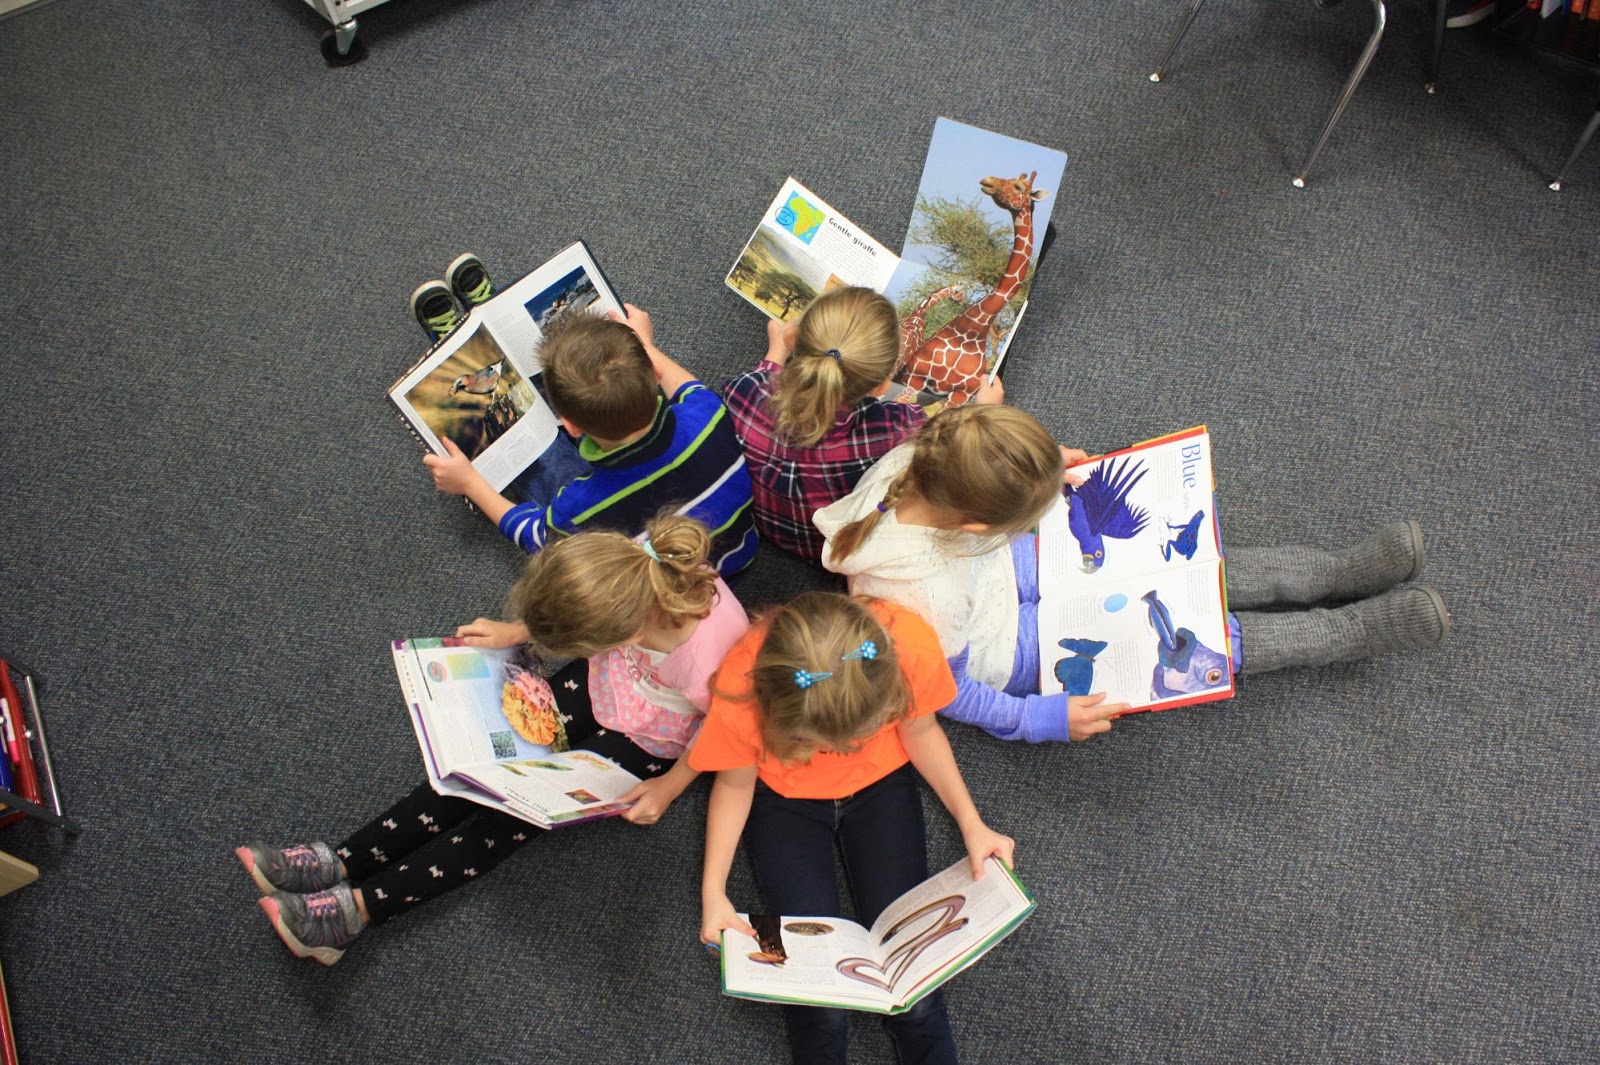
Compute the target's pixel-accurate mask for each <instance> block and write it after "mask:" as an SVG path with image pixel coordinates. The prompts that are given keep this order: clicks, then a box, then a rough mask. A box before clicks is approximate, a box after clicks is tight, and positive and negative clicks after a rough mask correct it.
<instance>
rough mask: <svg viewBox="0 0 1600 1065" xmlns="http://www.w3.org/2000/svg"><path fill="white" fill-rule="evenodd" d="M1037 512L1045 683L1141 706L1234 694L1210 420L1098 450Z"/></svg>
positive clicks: (1041, 679) (1045, 686)
mask: <svg viewBox="0 0 1600 1065" xmlns="http://www.w3.org/2000/svg"><path fill="white" fill-rule="evenodd" d="M1071 472H1073V473H1075V474H1077V475H1079V476H1080V477H1082V478H1084V482H1083V483H1082V484H1080V485H1077V486H1074V487H1069V488H1068V489H1067V490H1066V491H1065V492H1064V493H1063V498H1062V499H1061V500H1060V501H1059V502H1058V503H1057V505H1056V506H1055V507H1053V508H1052V509H1051V510H1050V511H1049V512H1048V513H1047V514H1046V515H1045V517H1044V518H1043V519H1042V520H1041V521H1040V522H1039V621H1038V624H1039V673H1040V677H1039V682H1040V688H1039V690H1040V691H1042V692H1045V693H1050V692H1059V691H1065V692H1067V693H1069V694H1072V695H1088V694H1091V693H1093V692H1102V691H1103V692H1105V693H1106V698H1107V700H1108V701H1110V702H1126V703H1128V704H1129V705H1130V706H1132V707H1133V708H1134V709H1135V710H1168V709H1171V708H1173V707H1177V706H1188V705H1190V704H1192V703H1201V702H1210V701H1212V700H1215V699H1226V698H1228V697H1230V696H1231V695H1233V692H1234V679H1233V660H1234V648H1233V645H1232V639H1231V636H1230V633H1229V629H1228V604H1227V595H1226V590H1225V587H1224V584H1223V553H1222V536H1221V532H1220V530H1219V528H1218V525H1217V512H1216V491H1215V488H1214V486H1213V482H1212V475H1211V437H1210V434H1209V433H1207V432H1206V428H1205V426H1197V427H1195V428H1193V429H1188V430H1185V431H1183V432H1180V433H1173V434H1171V435H1169V436H1164V437H1159V438H1157V439H1155V440H1149V441H1146V442H1145V443H1142V444H1136V445H1134V446H1133V447H1130V448H1126V449H1124V450H1122V451H1114V452H1112V453H1111V454H1109V455H1101V456H1099V457H1098V458H1095V459H1091V460H1090V461H1088V462H1085V463H1082V464H1080V465H1078V466H1074V467H1073V468H1072V471H1071Z"/></svg>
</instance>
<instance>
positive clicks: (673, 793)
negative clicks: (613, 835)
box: [617, 777, 683, 825]
mask: <svg viewBox="0 0 1600 1065" xmlns="http://www.w3.org/2000/svg"><path fill="white" fill-rule="evenodd" d="M682 794H683V789H682V788H679V787H677V786H675V785H674V784H673V782H672V781H670V780H668V779H667V778H666V777H652V778H650V779H649V780H641V781H639V783H638V785H637V786H635V787H634V789H633V790H632V791H630V792H628V794H626V795H624V796H623V797H622V798H620V799H618V800H617V801H618V802H627V803H632V804H633V805H632V806H630V807H629V808H628V809H627V810H626V811H625V812H624V813H623V815H622V819H623V820H624V821H631V822H633V823H634V824H636V825H653V824H655V823H656V822H657V821H659V820H661V815H662V814H664V813H666V812H667V807H669V806H671V805H672V803H673V800H675V799H677V797H678V796H679V795H682Z"/></svg>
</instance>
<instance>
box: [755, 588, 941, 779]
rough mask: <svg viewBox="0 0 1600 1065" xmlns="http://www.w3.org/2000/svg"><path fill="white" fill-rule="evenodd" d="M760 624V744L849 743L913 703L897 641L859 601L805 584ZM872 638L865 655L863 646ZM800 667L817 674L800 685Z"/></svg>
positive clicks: (791, 752) (782, 749) (781, 747)
mask: <svg viewBox="0 0 1600 1065" xmlns="http://www.w3.org/2000/svg"><path fill="white" fill-rule="evenodd" d="M760 624H761V625H763V626H764V627H765V629H766V632H765V634H764V636H763V637H762V641H761V649H760V650H759V651H757V652H756V657H755V661H754V663H753V664H752V665H751V667H750V680H751V687H752V695H753V697H754V698H755V700H756V706H757V716H758V717H759V719H760V721H761V736H762V744H763V746H764V747H765V748H766V750H767V752H768V753H769V754H771V755H773V756H774V757H776V758H779V759H781V760H786V761H787V760H794V759H795V758H797V757H798V756H800V755H801V754H802V753H803V752H804V753H806V755H807V756H809V751H810V750H811V749H812V744H813V743H815V744H820V745H822V746H825V747H828V748H830V749H833V750H836V751H841V752H843V751H849V750H850V749H852V748H853V747H855V746H856V745H858V744H860V743H861V742H862V741H864V740H866V739H868V738H869V737H870V736H872V735H873V734H874V733H876V732H877V731H879V730H880V729H882V728H884V727H885V726H887V725H890V724H892V723H894V722H896V721H898V720H900V719H901V718H902V717H904V716H905V714H906V711H907V710H908V709H909V708H910V705H911V698H910V694H909V693H908V692H907V690H906V682H905V677H904V676H903V675H902V674H901V672H900V661H899V658H898V657H897V656H896V654H895V649H894V644H893V643H892V642H891V641H890V639H889V634H888V632H887V630H885V629H884V627H883V625H882V624H881V623H880V622H879V621H878V619H877V618H876V617H874V616H873V615H872V612H871V611H869V610H868V609H867V608H866V606H865V604H864V603H863V601H861V600H857V599H851V598H850V597H849V596H845V595H841V594H839V593H837V592H806V593H805V594H803V595H800V596H797V597H796V598H794V599H793V600H791V601H790V602H788V603H786V604H785V605H783V606H781V607H778V608H777V609H775V610H773V611H771V612H770V613H769V614H767V615H766V616H765V617H764V618H763V619H762V621H761V623H760ZM869 641H870V642H871V644H872V645H873V651H874V655H873V657H870V658H868V657H864V656H862V655H861V654H860V652H861V649H862V647H863V645H864V644H866V643H868V642H869ZM801 670H804V671H805V672H806V673H807V674H808V675H810V676H811V677H813V678H817V679H814V680H812V682H811V683H809V684H808V685H806V686H804V687H802V686H801V685H800V684H799V683H798V678H797V676H796V674H797V673H798V672H799V671H801ZM822 673H827V674H830V676H827V677H820V678H818V677H817V675H818V674H822Z"/></svg>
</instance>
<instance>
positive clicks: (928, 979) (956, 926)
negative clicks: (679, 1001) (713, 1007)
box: [722, 858, 1036, 1014]
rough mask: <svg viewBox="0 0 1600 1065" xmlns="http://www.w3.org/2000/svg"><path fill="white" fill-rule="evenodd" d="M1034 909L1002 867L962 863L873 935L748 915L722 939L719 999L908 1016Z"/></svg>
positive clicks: (842, 926)
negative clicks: (741, 927)
mask: <svg viewBox="0 0 1600 1065" xmlns="http://www.w3.org/2000/svg"><path fill="white" fill-rule="evenodd" d="M1035 905H1036V903H1035V902H1034V900H1033V896H1032V895H1030V894H1029V893H1028V889H1027V888H1025V887H1023V886H1022V882H1021V881H1020V880H1018V879H1017V876H1016V874H1015V873H1013V872H1012V871H1011V870H1010V869H1008V868H1006V866H1005V865H1004V864H1003V863H1002V862H1000V861H999V860H998V859H995V858H989V859H987V860H986V861H985V862H984V867H983V876H981V877H979V878H978V879H977V880H974V879H972V870H971V868H970V866H969V865H968V863H967V860H966V859H965V858H963V859H962V860H961V861H959V862H957V863H956V864H955V865H952V866H951V867H950V868H948V869H946V870H944V872H942V873H938V874H937V875H935V876H933V877H932V878H930V879H928V880H925V881H923V882H922V883H921V884H918V885H917V886H916V887H914V888H912V889H911V890H910V891H908V892H906V893H905V894H904V895H901V896H900V897H899V898H898V899H896V900H895V901H894V902H892V903H890V904H889V905H888V907H887V908H885V909H884V911H883V913H881V914H879V916H878V919H877V920H876V921H874V922H873V923H872V927H871V928H863V927H862V926H861V925H859V924H857V923H855V922H854V921H848V920H845V919H844V918H842V917H803V916H801V917H773V916H767V915H761V914H756V915H752V916H751V917H750V918H749V920H750V923H751V924H752V925H753V926H754V927H755V929H756V933H757V935H756V938H754V939H752V938H751V937H750V936H747V935H745V934H744V933H742V932H735V931H731V930H728V931H724V932H723V933H722V991H723V993H724V994H727V995H732V996H734V997H736V998H749V999H757V1000H759V1001H763V1002H787V1003H793V1004H797V1005H802V1006H835V1007H839V1008H842V1009H851V1010H866V1011H868V1012H870V1013H887V1014H897V1013H904V1012H905V1011H906V1010H908V1009H910V1008H911V1007H912V1006H914V1005H916V1004H917V1002H918V1001H920V1000H921V999H922V998H923V997H925V996H926V995H928V994H929V993H931V992H932V991H933V990H934V989H935V988H937V987H939V986H940V985H942V984H943V983H944V982H945V981H947V980H949V979H950V978H951V977H952V976H954V975H955V974H956V973H959V972H960V971H961V970H963V969H965V968H967V966H969V965H971V964H972V963H973V962H975V961H977V960H978V959H979V958H981V957H982V956H983V955H984V954H986V953H987V952H988V951H989V950H991V949H992V948H993V947H994V946H995V944H997V943H999V942H1000V941H1001V940H1002V939H1004V938H1005V937H1006V936H1008V935H1010V934H1011V933H1012V932H1014V931H1016V929H1017V926H1018V925H1020V924H1021V923H1022V922H1023V921H1024V920H1026V919H1027V917H1028V915H1029V914H1030V913H1032V912H1033V909H1034V906H1035Z"/></svg>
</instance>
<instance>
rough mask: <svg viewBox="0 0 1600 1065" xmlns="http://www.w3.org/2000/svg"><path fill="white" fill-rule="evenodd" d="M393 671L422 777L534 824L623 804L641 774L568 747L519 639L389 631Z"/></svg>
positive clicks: (606, 813) (554, 823) (601, 813)
mask: <svg viewBox="0 0 1600 1065" xmlns="http://www.w3.org/2000/svg"><path fill="white" fill-rule="evenodd" d="M392 650H393V652H394V667H395V672H396V673H397V674H398V675H399V677H400V687H401V688H402V689H404V690H405V695H406V706H407V708H408V709H409V711H410V713H411V726H412V728H413V729H415V730H416V733H417V743H418V744H419V745H420V746H421V748H422V762H423V766H424V768H426V770H427V772H428V782H429V783H430V784H432V785H433V789H434V790H435V791H437V792H438V793H439V794H441V795H455V796H459V797H461V798H463V799H470V800H471V801H473V802H475V803H479V804H481V805H483V806H487V807H489V808H491V809H494V810H502V811H504V812H506V813H509V814H512V815H514V816H516V817H520V818H522V819H523V820H524V821H528V822H529V823H531V824H535V825H538V826H539V827H540V828H559V827H562V826H565V825H574V824H578V823H580V822H583V821H593V820H595V819H597V818H601V817H613V816H615V815H617V814H619V813H621V812H622V811H624V810H626V809H627V806H625V805H622V804H620V803H618V802H617V801H616V800H617V799H619V798H620V797H621V796H623V795H626V794H627V793H628V792H629V791H631V790H632V789H633V787H634V785H636V784H638V783H639V778H638V777H636V776H634V775H633V774H632V773H630V772H628V771H627V770H626V769H623V768H622V767H621V766H619V765H617V764H616V763H614V762H611V761H609V760H607V759H605V758H601V757H600V756H599V755H597V754H593V753H591V752H589V751H583V750H577V751H573V750H567V749H566V747H567V743H566V731H565V728H564V727H563V726H564V722H563V721H562V720H561V714H560V712H559V711H558V710H557V707H556V704H555V700H554V698H553V697H552V696H551V693H550V686H549V685H548V684H547V683H545V681H544V679H543V678H541V677H539V676H538V675H537V674H535V673H534V672H533V671H532V670H531V669H529V668H528V663H526V662H524V661H523V660H522V657H521V656H522V652H521V650H520V649H513V650H500V651H496V650H484V649H482V648H478V647H468V646H467V645H466V644H464V643H463V642H462V641H461V640H458V639H455V638H453V637H446V638H443V639H421V640H396V641H394V644H393V647H392Z"/></svg>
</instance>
